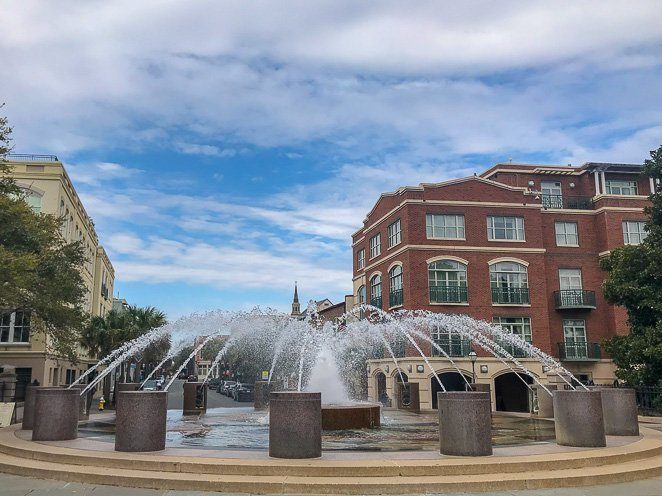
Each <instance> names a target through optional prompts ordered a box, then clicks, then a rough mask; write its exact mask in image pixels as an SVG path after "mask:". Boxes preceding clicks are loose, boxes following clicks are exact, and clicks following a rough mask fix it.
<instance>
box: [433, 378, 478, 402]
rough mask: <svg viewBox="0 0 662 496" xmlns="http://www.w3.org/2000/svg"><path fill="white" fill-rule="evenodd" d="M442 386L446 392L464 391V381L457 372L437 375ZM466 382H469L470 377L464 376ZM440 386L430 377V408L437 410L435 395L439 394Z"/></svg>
mask: <svg viewBox="0 0 662 496" xmlns="http://www.w3.org/2000/svg"><path fill="white" fill-rule="evenodd" d="M437 376H438V377H439V379H440V380H441V382H442V384H443V385H444V387H445V388H446V391H466V390H467V389H466V385H467V383H466V381H465V380H464V379H463V378H462V375H461V374H459V373H457V372H442V373H441V374H437ZM464 377H465V378H466V380H467V381H468V382H471V377H470V376H468V375H465V376H464ZM441 390H442V389H441V386H439V382H438V381H437V379H435V377H434V376H433V377H430V391H431V392H432V408H437V393H438V392H440V391H441Z"/></svg>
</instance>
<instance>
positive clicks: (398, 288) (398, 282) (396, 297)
mask: <svg viewBox="0 0 662 496" xmlns="http://www.w3.org/2000/svg"><path fill="white" fill-rule="evenodd" d="M388 278H389V294H388V302H389V307H397V306H400V305H402V304H403V302H404V298H403V296H402V265H396V266H394V267H393V268H392V269H391V270H389V272H388Z"/></svg>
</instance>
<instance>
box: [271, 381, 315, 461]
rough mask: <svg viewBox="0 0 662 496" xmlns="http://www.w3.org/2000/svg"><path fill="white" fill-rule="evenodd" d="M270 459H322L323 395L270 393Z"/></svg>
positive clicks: (291, 392) (287, 392) (285, 392)
mask: <svg viewBox="0 0 662 496" xmlns="http://www.w3.org/2000/svg"><path fill="white" fill-rule="evenodd" d="M269 456H272V457H274V458H292V459H293V458H319V457H320V456H322V395H321V393H308V392H306V393H301V392H296V391H278V392H273V393H271V395H270V398H269Z"/></svg>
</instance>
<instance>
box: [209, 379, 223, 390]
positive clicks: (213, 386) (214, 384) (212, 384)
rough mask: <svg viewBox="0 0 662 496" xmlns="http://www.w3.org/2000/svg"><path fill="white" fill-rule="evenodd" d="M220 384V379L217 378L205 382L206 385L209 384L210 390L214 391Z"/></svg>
mask: <svg viewBox="0 0 662 496" xmlns="http://www.w3.org/2000/svg"><path fill="white" fill-rule="evenodd" d="M221 382H223V381H221V379H219V378H218V377H214V378H213V379H209V381H207V384H209V387H210V388H211V389H216V388H218V385H219V384H220V383H221Z"/></svg>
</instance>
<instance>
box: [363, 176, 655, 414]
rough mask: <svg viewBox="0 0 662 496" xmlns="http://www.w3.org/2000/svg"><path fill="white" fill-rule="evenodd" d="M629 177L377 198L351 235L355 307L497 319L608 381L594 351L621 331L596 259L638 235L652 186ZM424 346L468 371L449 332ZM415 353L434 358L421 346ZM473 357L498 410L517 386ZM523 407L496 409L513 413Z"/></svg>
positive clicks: (522, 181) (520, 181) (476, 179)
mask: <svg viewBox="0 0 662 496" xmlns="http://www.w3.org/2000/svg"><path fill="white" fill-rule="evenodd" d="M640 173H641V166H640V165H633V164H607V163H587V164H584V165H582V166H581V167H571V166H544V165H528V164H527V165H520V164H511V163H507V164H497V165H495V166H494V167H492V168H491V169H489V170H487V171H485V172H484V173H482V174H480V175H479V176H477V175H474V176H472V177H466V178H461V179H455V180H451V181H446V182H443V183H438V184H421V185H419V186H416V187H403V188H400V189H398V190H397V191H395V192H392V193H385V194H382V195H381V197H380V198H379V200H378V201H377V203H376V204H375V206H374V207H373V209H372V210H371V211H370V212H369V213H368V215H367V217H366V219H365V220H364V223H363V227H362V228H361V229H359V230H358V231H357V232H356V233H354V235H353V237H352V238H353V239H352V246H353V251H354V278H353V288H354V295H355V304H360V303H361V302H367V303H372V304H373V305H375V306H378V307H381V308H383V309H384V310H394V309H399V308H404V309H425V310H430V311H433V312H444V313H462V314H467V315H469V316H471V317H474V318H477V319H481V320H486V321H490V322H497V323H500V324H501V325H502V326H503V327H504V328H505V329H507V330H510V331H511V332H514V333H517V334H519V335H520V336H521V337H523V338H524V339H526V340H527V341H530V342H532V343H533V344H534V345H535V346H537V347H539V348H540V349H542V350H543V351H545V352H547V353H549V354H551V355H553V356H555V357H557V358H558V359H560V360H561V362H562V363H563V365H564V366H565V367H566V368H568V369H569V370H571V371H572V372H576V373H577V374H578V375H580V376H581V378H582V379H584V380H593V381H594V382H595V383H605V382H608V383H611V382H612V381H613V365H612V364H611V362H610V361H609V360H608V358H607V357H606V356H605V354H604V351H602V349H601V342H602V341H603V340H604V339H605V338H608V337H611V336H614V335H616V334H623V333H627V332H628V327H627V319H626V314H625V311H624V310H623V309H622V308H616V307H614V306H612V305H609V304H607V303H606V302H605V300H604V298H603V297H602V294H601V291H600V286H601V283H602V281H603V280H604V277H605V274H604V273H603V272H602V271H601V270H600V266H599V261H600V257H603V256H605V255H606V254H608V253H609V252H610V251H611V250H613V249H614V248H616V247H618V246H622V245H623V244H624V243H639V242H640V241H641V239H642V238H643V237H644V236H645V235H646V233H645V231H644V229H643V223H644V219H645V215H644V212H643V210H644V207H645V206H646V205H647V204H648V203H649V200H648V195H649V194H651V192H652V191H653V189H654V184H653V182H652V180H649V179H648V178H644V177H642V176H641V174H640ZM433 337H434V338H435V340H436V341H437V343H438V344H440V345H442V346H443V347H444V348H445V349H446V351H447V352H449V354H451V355H452V356H456V357H458V362H459V363H461V364H462V363H464V366H466V367H467V369H466V370H467V374H468V375H469V376H471V375H472V374H473V371H472V367H471V364H469V363H468V359H466V358H463V357H466V355H467V354H468V352H469V345H468V343H463V342H462V340H461V339H460V338H459V337H458V336H455V335H451V334H446V335H434V334H433ZM424 350H425V352H426V353H427V354H428V355H430V356H432V355H433V353H432V348H431V346H427V347H426V348H424ZM475 351H476V352H477V353H478V355H479V359H478V360H477V363H476V365H475V366H476V367H479V369H478V371H477V372H476V375H477V377H476V379H477V381H478V382H488V383H490V384H491V385H492V389H493V399H494V401H495V403H496V406H497V408H499V406H504V405H503V403H504V401H505V400H504V395H505V396H508V394H507V393H508V392H509V391H510V390H511V389H512V388H513V387H515V386H514V384H516V383H521V380H520V379H519V378H517V377H511V376H514V374H510V376H508V372H509V371H508V369H505V370H504V368H503V367H501V366H499V364H498V363H497V362H495V361H494V360H493V359H491V358H490V357H487V356H484V354H481V351H480V350H478V349H476V350H475ZM406 354H407V358H406V359H405V360H404V361H403V364H405V365H406V367H407V369H408V370H409V371H410V372H412V373H411V374H410V380H412V381H413V380H416V381H418V382H419V384H420V387H421V391H422V393H421V397H422V401H423V402H425V401H427V402H428V405H427V406H428V407H431V406H435V405H434V403H436V402H435V401H434V399H433V396H435V395H434V392H435V382H436V378H434V377H433V376H432V374H426V373H425V372H424V371H423V370H421V367H419V366H418V365H419V364H418V362H417V361H416V355H415V350H407V353H406ZM435 360H436V361H435V363H436V365H435V367H437V365H438V367H439V369H438V370H437V369H436V373H437V375H440V376H442V375H443V374H447V375H446V376H445V378H446V381H448V382H449V383H450V384H453V383H455V382H457V381H456V379H457V378H453V377H452V374H453V372H452V371H451V370H448V369H449V367H448V364H447V363H446V362H447V360H444V359H442V358H439V359H435ZM524 360H526V359H524ZM418 361H420V356H418ZM433 361H434V360H433ZM531 366H532V367H533V368H532V369H531V370H532V373H534V374H536V375H538V374H539V375H540V378H541V379H546V378H545V377H544V375H545V371H543V370H542V369H540V368H539V366H538V368H536V364H534V363H532V364H531ZM392 368H393V367H389V366H388V362H386V361H384V362H380V361H375V363H372V364H371V365H370V369H371V372H370V373H371V375H372V376H373V377H374V378H375V381H371V391H370V394H371V396H373V397H374V398H375V399H376V398H377V397H378V395H379V394H381V393H383V392H384V388H386V391H387V392H388V391H390V392H391V393H392V387H393V381H394V380H395V376H394V373H395V371H394V370H391V369H392ZM418 370H421V372H423V374H418V373H417V371H418ZM483 371H486V372H483ZM381 374H383V375H384V376H386V379H385V380H384V377H382V375H381ZM428 375H429V376H430V377H428ZM454 375H456V376H458V374H457V373H454ZM502 376H504V377H502ZM430 379H432V380H430ZM550 380H551V378H550ZM499 389H501V392H499ZM525 389H526V388H525ZM426 394H427V396H426ZM518 394H520V396H521V391H519V392H518ZM522 401H523V400H522V399H521V398H520V399H519V400H518V405H516V406H517V408H514V407H513V408H509V407H508V405H506V406H505V407H504V408H501V409H523V406H522ZM500 403H501V405H500ZM422 406H425V405H422Z"/></svg>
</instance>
